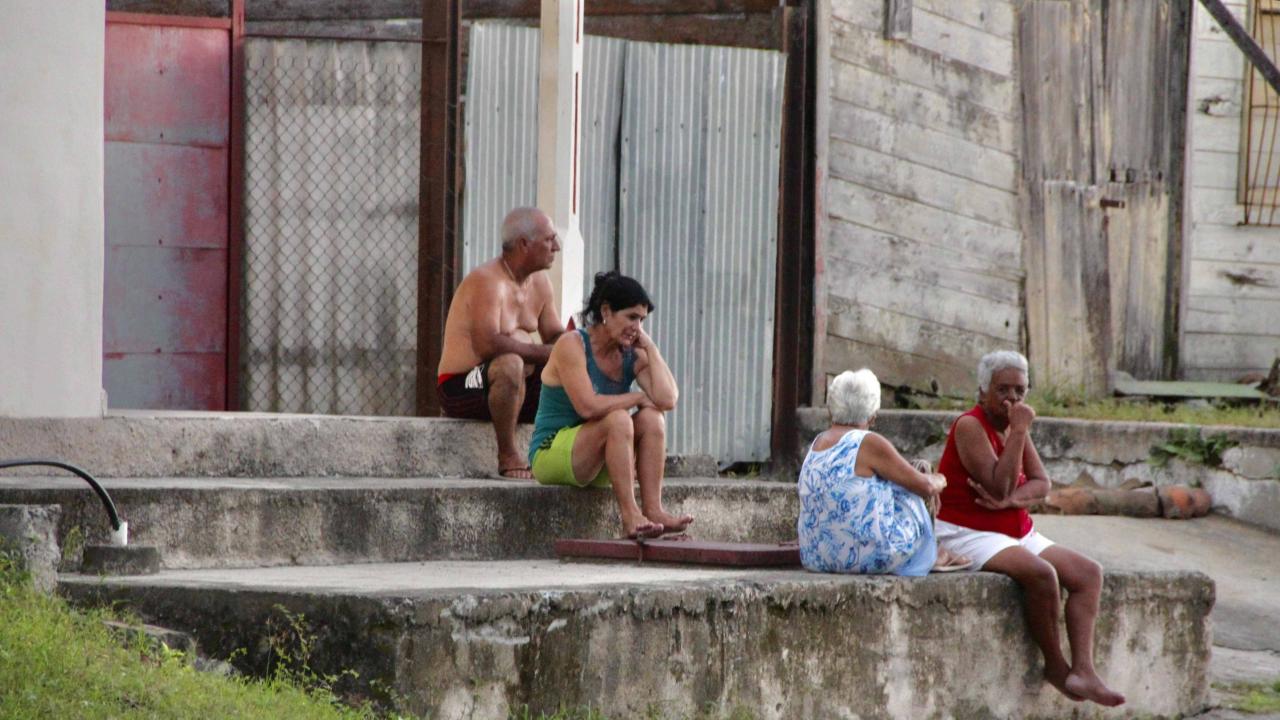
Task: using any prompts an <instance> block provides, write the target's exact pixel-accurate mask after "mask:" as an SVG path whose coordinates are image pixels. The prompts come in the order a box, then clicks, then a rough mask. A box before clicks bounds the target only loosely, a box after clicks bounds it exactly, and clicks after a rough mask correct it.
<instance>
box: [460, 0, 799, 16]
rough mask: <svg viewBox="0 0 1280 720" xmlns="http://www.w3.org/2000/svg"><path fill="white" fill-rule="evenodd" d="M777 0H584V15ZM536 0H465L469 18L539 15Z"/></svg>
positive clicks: (761, 7)
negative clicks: (466, 0)
mask: <svg viewBox="0 0 1280 720" xmlns="http://www.w3.org/2000/svg"><path fill="white" fill-rule="evenodd" d="M778 5H779V3H778V1H777V0H585V3H584V5H583V13H584V14H586V15H740V14H753V13H771V12H773V11H774V10H775V9H777V7H778ZM539 7H540V4H539V0H468V2H467V7H466V10H465V15H466V18H467V19H468V20H470V19H472V18H513V17H538V13H539Z"/></svg>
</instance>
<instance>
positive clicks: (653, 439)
mask: <svg viewBox="0 0 1280 720" xmlns="http://www.w3.org/2000/svg"><path fill="white" fill-rule="evenodd" d="M631 422H632V425H633V426H634V427H635V453H636V477H637V478H638V479H639V481H640V506H641V507H642V508H644V515H645V517H647V518H649V519H650V520H652V521H654V522H657V523H662V525H663V527H664V528H665V530H666V531H667V532H682V531H683V530H684V529H685V528H687V527H689V524H690V523H692V522H693V516H692V515H682V516H680V517H676V516H675V515H672V514H670V513H668V512H667V511H666V510H665V509H664V508H663V507H662V473H663V472H664V471H665V470H666V464H667V421H666V418H665V417H663V415H662V413H661V412H659V411H658V410H656V409H654V408H642V409H641V410H640V411H638V412H637V413H636V414H635V415H633V416H632V417H631ZM610 472H612V471H610Z"/></svg>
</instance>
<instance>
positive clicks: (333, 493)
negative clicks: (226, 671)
mask: <svg viewBox="0 0 1280 720" xmlns="http://www.w3.org/2000/svg"><path fill="white" fill-rule="evenodd" d="M102 484H103V486H104V487H106V488H107V490H108V492H110V493H111V495H112V497H113V499H114V500H115V503H116V505H117V507H118V508H119V510H120V514H121V516H122V517H123V518H124V519H125V520H127V521H128V522H129V525H130V534H131V542H133V543H138V544H146V545H155V546H157V547H159V548H160V549H161V552H162V564H163V566H164V567H166V568H202V567H203V568H212V567H255V566H276V565H334V564H342V563H357V562H398V561H413V560H432V559H472V560H493V559H512V558H550V557H554V551H553V543H554V542H555V540H556V539H558V538H567V537H592V538H609V537H617V536H619V535H620V534H621V526H620V524H619V521H618V520H617V510H616V505H615V503H614V500H613V495H612V491H611V490H607V489H596V488H591V489H576V488H561V487H544V486H541V485H537V484H536V483H532V482H510V481H499V480H433V479H410V478H276V479H249V478H208V479H203V478H185V479H184V478H178V479H172V478H169V479H166V478H141V479H139V478H108V479H104V480H103V481H102ZM665 488H666V492H665V493H664V497H665V500H666V504H667V507H668V508H669V509H670V510H672V511H678V512H687V513H692V514H693V515H695V516H696V517H697V521H696V522H695V523H694V525H693V527H691V528H690V533H691V535H692V536H693V537H695V538H697V539H700V540H719V541H725V542H746V541H754V542H781V541H784V540H790V539H794V538H795V522H796V516H797V514H798V512H799V502H798V499H797V497H796V493H795V487H794V486H793V485H790V484H783V483H772V482H764V481H757V480H740V479H718V478H708V479H700V480H693V479H672V480H669V481H667V483H666V485H665ZM0 503H37V504H57V505H61V506H62V513H61V516H60V520H59V522H58V537H59V540H60V541H63V542H65V540H66V538H67V536H68V534H69V533H71V532H72V528H75V527H79V528H81V532H82V533H83V534H84V535H85V536H86V538H87V540H88V541H89V542H105V541H106V539H107V529H108V528H107V521H106V518H105V514H104V513H103V511H102V507H101V505H100V504H99V503H98V500H97V498H96V497H95V496H94V495H93V493H92V492H91V491H90V490H89V488H88V487H87V486H85V485H84V484H83V483H82V482H80V481H79V480H78V479H76V478H48V477H35V478H5V477H0Z"/></svg>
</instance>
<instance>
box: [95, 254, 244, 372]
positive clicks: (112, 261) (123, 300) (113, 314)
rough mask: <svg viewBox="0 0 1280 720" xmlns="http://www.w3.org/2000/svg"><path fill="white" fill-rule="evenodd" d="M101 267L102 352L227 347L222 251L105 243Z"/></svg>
mask: <svg viewBox="0 0 1280 720" xmlns="http://www.w3.org/2000/svg"><path fill="white" fill-rule="evenodd" d="M106 268H107V272H106V298H105V301H106V304H105V307H106V312H105V313H104V319H103V350H104V351H105V352H107V353H191V352H218V353H221V352H223V351H224V350H225V349H226V336H227V317H226V311H225V308H226V306H227V253H226V251H225V250H221V249H195V248H156V247H133V246H118V247H108V248H107V257H106ZM223 374H225V371H224V372H222V373H219V375H220V376H221V375H223Z"/></svg>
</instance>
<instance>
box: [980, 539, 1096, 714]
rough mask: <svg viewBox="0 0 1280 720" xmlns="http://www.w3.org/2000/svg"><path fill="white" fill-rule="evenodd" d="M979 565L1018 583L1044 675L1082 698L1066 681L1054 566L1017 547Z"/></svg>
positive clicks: (1068, 668)
mask: <svg viewBox="0 0 1280 720" xmlns="http://www.w3.org/2000/svg"><path fill="white" fill-rule="evenodd" d="M982 569H983V570H986V571H988V572H998V573H1001V574H1004V575H1008V576H1009V577H1011V578H1013V579H1014V581H1015V582H1017V583H1018V585H1019V586H1021V587H1022V594H1023V597H1024V602H1025V606H1026V616H1027V625H1028V626H1029V627H1030V629H1031V639H1032V640H1034V641H1035V643H1036V645H1037V646H1038V647H1039V648H1040V653H1041V655H1043V656H1044V679H1045V680H1047V681H1048V682H1049V684H1050V685H1052V686H1054V687H1055V688H1057V690H1058V691H1059V692H1061V693H1062V694H1063V695H1066V696H1067V697H1068V698H1070V699H1072V700H1075V701H1080V700H1082V699H1084V698H1082V697H1081V696H1080V695H1077V694H1076V693H1074V692H1072V691H1071V690H1069V689H1068V688H1067V685H1066V683H1067V675H1068V674H1069V673H1070V672H1071V666H1070V665H1068V664H1067V659H1066V658H1065V657H1063V655H1062V640H1061V637H1062V636H1061V635H1060V634H1059V632H1058V613H1059V608H1061V607H1062V596H1061V595H1060V594H1059V591H1058V572H1057V570H1055V569H1054V567H1053V565H1051V564H1049V562H1048V561H1046V560H1043V559H1041V558H1040V557H1038V556H1036V555H1034V554H1032V553H1031V552H1030V551H1028V550H1026V549H1025V548H1021V547H1011V548H1007V549H1005V550H1001V551H1000V552H998V553H996V555H995V557H993V558H991V559H990V560H988V561H987V564H985V565H983V566H982Z"/></svg>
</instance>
